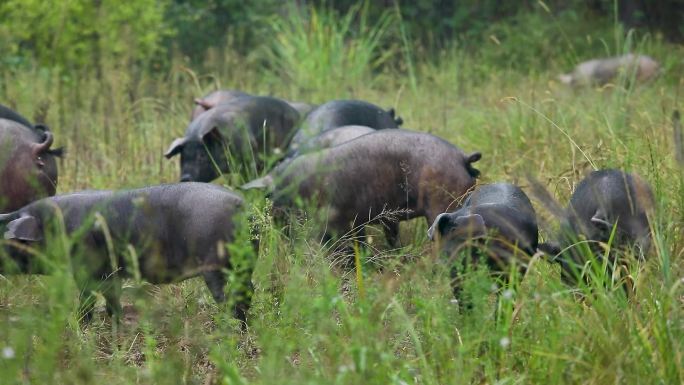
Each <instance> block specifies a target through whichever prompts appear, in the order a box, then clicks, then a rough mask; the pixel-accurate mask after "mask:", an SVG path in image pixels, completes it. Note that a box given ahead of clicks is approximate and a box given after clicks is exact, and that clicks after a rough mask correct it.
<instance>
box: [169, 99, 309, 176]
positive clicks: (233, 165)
mask: <svg viewBox="0 0 684 385" xmlns="http://www.w3.org/2000/svg"><path fill="white" fill-rule="evenodd" d="M298 119H299V114H298V113H297V111H296V110H295V109H294V108H292V107H290V105H289V104H287V103H286V102H284V101H282V100H280V99H276V98H270V97H265V96H242V97H237V98H235V99H233V100H231V101H230V102H227V103H222V104H219V105H217V106H216V107H214V108H212V109H210V110H208V111H206V112H205V113H203V114H201V115H200V116H199V117H198V118H197V119H195V120H193V121H192V122H191V123H190V125H189V126H188V128H187V130H186V131H185V137H183V138H178V139H176V140H174V141H173V143H172V144H171V146H170V147H169V149H168V150H167V151H166V154H165V156H166V157H167V158H172V157H173V156H175V155H177V154H181V176H180V180H181V182H188V181H198V182H210V181H212V180H214V179H216V178H218V177H219V175H220V173H228V172H231V171H238V172H242V173H247V172H248V171H251V172H260V171H261V170H262V169H263V168H264V166H265V165H266V163H267V161H268V160H269V159H270V158H271V157H273V156H274V155H275V154H277V153H278V152H279V151H280V149H285V148H287V145H288V143H289V140H290V139H291V138H292V134H293V131H294V128H295V125H296V124H297V121H298Z"/></svg>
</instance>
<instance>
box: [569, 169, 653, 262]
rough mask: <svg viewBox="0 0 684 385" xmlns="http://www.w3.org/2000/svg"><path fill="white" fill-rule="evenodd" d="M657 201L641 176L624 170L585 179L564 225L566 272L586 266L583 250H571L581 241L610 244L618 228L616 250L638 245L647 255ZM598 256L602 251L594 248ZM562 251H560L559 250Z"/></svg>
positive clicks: (577, 189) (571, 204)
mask: <svg viewBox="0 0 684 385" xmlns="http://www.w3.org/2000/svg"><path fill="white" fill-rule="evenodd" d="M654 206H655V200H654V197H653V192H652V191H651V187H650V186H649V184H648V183H647V182H646V181H645V180H644V179H642V178H641V177H640V176H639V175H637V174H634V173H628V172H624V171H621V170H615V169H606V170H598V171H594V172H592V173H591V174H589V175H588V176H587V177H586V178H584V180H582V181H581V182H580V183H579V185H578V186H577V188H576V189H575V192H574V193H573V194H572V196H571V197H570V203H569V204H568V207H567V210H566V216H565V218H564V220H563V223H562V225H561V230H562V234H561V239H562V246H563V247H565V248H569V250H568V251H566V252H565V253H563V255H561V260H560V262H561V264H562V265H563V267H564V269H563V270H564V272H565V273H571V271H570V270H573V269H579V268H581V265H582V264H583V259H584V258H583V256H582V251H580V250H578V249H577V248H576V247H570V246H571V245H572V244H574V243H575V242H577V241H578V240H581V239H586V240H589V241H593V243H592V246H593V245H594V244H595V242H608V241H609V239H610V236H611V233H612V231H613V228H615V230H616V231H615V238H614V239H613V243H612V245H613V246H614V247H618V248H622V247H631V246H636V247H637V249H638V250H640V251H642V252H643V253H646V252H647V251H648V250H649V248H650V243H651V231H650V226H649V216H650V215H651V214H652V213H653V210H654ZM592 248H593V249H594V250H595V251H597V254H599V255H600V250H597V249H596V248H595V247H592ZM556 251H560V250H556ZM571 265H574V266H571Z"/></svg>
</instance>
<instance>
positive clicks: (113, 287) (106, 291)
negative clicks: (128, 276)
mask: <svg viewBox="0 0 684 385" xmlns="http://www.w3.org/2000/svg"><path fill="white" fill-rule="evenodd" d="M102 295H103V296H104V297H105V300H106V301H107V302H106V306H107V313H108V314H109V316H110V317H112V321H119V320H121V317H122V316H123V310H122V308H121V301H120V298H121V279H120V278H118V277H112V278H109V279H108V280H106V281H105V282H103V284H102Z"/></svg>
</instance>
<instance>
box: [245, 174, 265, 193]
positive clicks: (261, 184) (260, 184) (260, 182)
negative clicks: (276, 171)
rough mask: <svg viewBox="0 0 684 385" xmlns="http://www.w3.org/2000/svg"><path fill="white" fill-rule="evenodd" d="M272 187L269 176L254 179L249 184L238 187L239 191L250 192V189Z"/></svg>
mask: <svg viewBox="0 0 684 385" xmlns="http://www.w3.org/2000/svg"><path fill="white" fill-rule="evenodd" d="M272 187H273V177H272V176H270V175H266V176H263V177H261V178H259V179H255V180H253V181H251V182H248V183H245V184H243V185H242V186H240V189H241V190H251V189H255V188H256V189H265V188H268V189H270V188H272Z"/></svg>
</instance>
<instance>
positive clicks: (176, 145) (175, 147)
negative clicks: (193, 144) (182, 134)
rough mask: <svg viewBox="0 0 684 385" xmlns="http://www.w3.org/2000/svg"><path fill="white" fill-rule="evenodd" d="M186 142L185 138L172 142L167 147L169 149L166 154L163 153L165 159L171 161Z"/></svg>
mask: <svg viewBox="0 0 684 385" xmlns="http://www.w3.org/2000/svg"><path fill="white" fill-rule="evenodd" d="M186 142H187V139H186V138H176V140H174V141H173V143H171V145H170V146H169V149H168V150H166V152H165V153H164V156H165V157H166V159H171V158H172V157H174V156H175V155H176V154H178V153H179V152H181V151H182V150H183V146H184V145H185V143H186Z"/></svg>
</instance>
